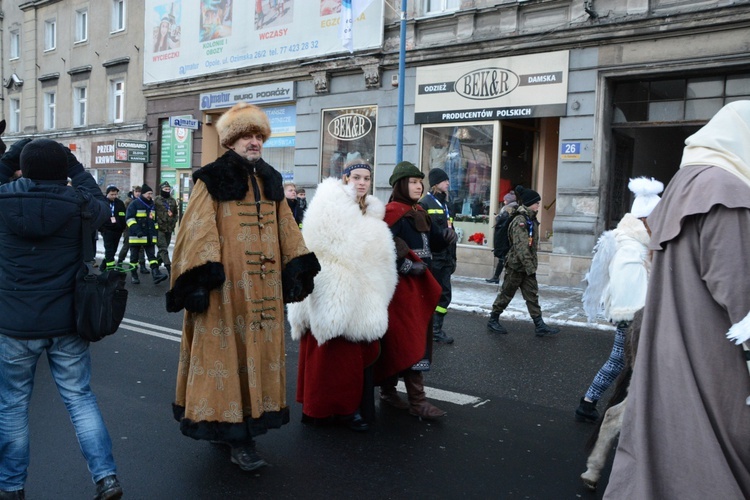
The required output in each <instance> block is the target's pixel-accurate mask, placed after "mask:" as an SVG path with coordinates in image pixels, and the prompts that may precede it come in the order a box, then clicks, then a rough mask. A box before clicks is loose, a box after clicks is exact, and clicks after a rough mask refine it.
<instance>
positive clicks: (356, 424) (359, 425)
mask: <svg viewBox="0 0 750 500" xmlns="http://www.w3.org/2000/svg"><path fill="white" fill-rule="evenodd" d="M346 425H347V427H349V428H350V429H351V430H353V431H354V432H365V431H367V430H368V429H369V428H370V425H369V424H368V423H367V422H365V419H364V418H362V415H361V414H360V413H359V412H356V413H354V415H352V416H351V418H349V419H347V422H346Z"/></svg>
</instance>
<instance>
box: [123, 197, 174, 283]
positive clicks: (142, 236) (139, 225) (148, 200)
mask: <svg viewBox="0 0 750 500" xmlns="http://www.w3.org/2000/svg"><path fill="white" fill-rule="evenodd" d="M153 196H154V190H153V189H151V187H150V186H149V185H148V184H144V185H143V187H141V195H140V196H139V197H138V198H136V199H134V200H133V201H132V203H130V205H128V209H127V213H126V218H127V225H128V228H130V265H131V266H132V270H131V271H130V273H131V276H132V277H131V281H132V282H133V284H136V285H137V284H140V282H141V280H140V278H139V277H138V269H137V262H138V252H139V249H140V248H143V249H144V250H145V251H146V256H147V257H148V263H149V266H150V267H151V277H152V278H153V279H154V285H158V284H159V283H161V282H162V281H164V280H166V279H167V278H168V276H167V275H166V274H162V273H161V272H160V271H159V261H158V260H156V254H155V252H154V245H155V244H156V241H157V238H158V231H159V224H157V222H156V211H155V210H154V202H153V200H152V197H153Z"/></svg>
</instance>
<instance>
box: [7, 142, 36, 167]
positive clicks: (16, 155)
mask: <svg viewBox="0 0 750 500" xmlns="http://www.w3.org/2000/svg"><path fill="white" fill-rule="evenodd" d="M30 142H31V139H21V140H20V141H16V142H14V143H13V145H12V146H11V147H10V149H8V151H6V152H5V154H4V155H3V157H2V158H0V161H2V162H3V163H5V164H6V165H8V166H9V167H11V168H12V169H13V172H15V171H16V170H20V169H21V150H23V148H24V146H26V145H27V144H28V143H30Z"/></svg>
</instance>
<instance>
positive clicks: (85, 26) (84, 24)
mask: <svg viewBox="0 0 750 500" xmlns="http://www.w3.org/2000/svg"><path fill="white" fill-rule="evenodd" d="M88 39H89V10H88V9H79V10H77V11H76V35H75V41H76V42H85V41H86V40H88Z"/></svg>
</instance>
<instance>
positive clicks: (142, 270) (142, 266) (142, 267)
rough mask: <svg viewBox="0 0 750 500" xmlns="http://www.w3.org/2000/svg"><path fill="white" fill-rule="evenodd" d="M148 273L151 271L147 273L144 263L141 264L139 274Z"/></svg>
mask: <svg viewBox="0 0 750 500" xmlns="http://www.w3.org/2000/svg"><path fill="white" fill-rule="evenodd" d="M150 272H151V271H149V270H148V268H147V267H146V263H145V262H141V274H148V273H150Z"/></svg>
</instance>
